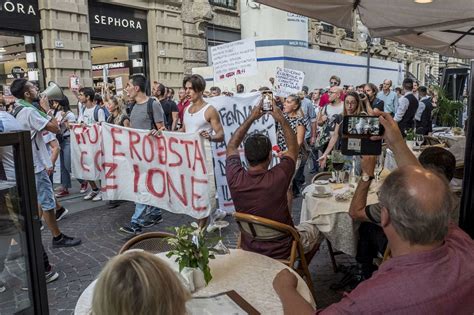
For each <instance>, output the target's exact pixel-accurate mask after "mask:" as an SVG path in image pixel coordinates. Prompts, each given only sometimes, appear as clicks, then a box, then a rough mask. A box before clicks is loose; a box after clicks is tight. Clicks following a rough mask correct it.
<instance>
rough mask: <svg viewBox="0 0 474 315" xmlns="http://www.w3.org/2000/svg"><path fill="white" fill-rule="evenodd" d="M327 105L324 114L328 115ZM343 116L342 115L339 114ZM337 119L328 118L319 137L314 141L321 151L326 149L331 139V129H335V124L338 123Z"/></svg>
mask: <svg viewBox="0 0 474 315" xmlns="http://www.w3.org/2000/svg"><path fill="white" fill-rule="evenodd" d="M327 106H328V105H325V106H324V115H326V116H327V114H328V112H327ZM339 116H341V115H339ZM341 117H342V116H341ZM336 121H337V119H330V118H329V117H328V119H327V120H326V121H325V122H324V124H323V125H322V126H321V132H320V133H319V135H318V137H317V138H316V141H315V143H314V147H315V148H316V149H318V150H320V151H323V152H324V150H325V149H326V147H327V144H328V143H329V140H331V131H333V130H334V128H335V124H336Z"/></svg>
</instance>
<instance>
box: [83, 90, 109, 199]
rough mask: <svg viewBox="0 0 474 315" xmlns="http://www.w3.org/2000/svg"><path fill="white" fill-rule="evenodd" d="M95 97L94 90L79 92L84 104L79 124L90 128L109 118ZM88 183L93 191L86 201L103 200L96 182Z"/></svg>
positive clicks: (90, 181)
mask: <svg viewBox="0 0 474 315" xmlns="http://www.w3.org/2000/svg"><path fill="white" fill-rule="evenodd" d="M94 96H95V93H94V90H93V89H92V88H89V87H85V88H81V89H80V90H79V94H78V99H79V102H80V103H81V104H82V107H81V109H80V110H79V118H78V119H77V122H78V123H81V124H84V125H89V126H90V125H93V124H96V123H101V122H104V121H106V119H107V118H106V115H105V111H104V109H103V108H102V107H100V106H99V105H97V103H95V102H94ZM87 183H89V185H90V186H91V188H92V190H91V191H90V192H89V193H88V194H87V195H86V196H84V200H91V199H92V201H100V200H102V193H101V192H100V189H99V187H98V186H97V184H96V183H95V181H93V180H89V181H87Z"/></svg>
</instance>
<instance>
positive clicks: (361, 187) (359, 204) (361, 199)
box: [349, 181, 371, 221]
mask: <svg viewBox="0 0 474 315" xmlns="http://www.w3.org/2000/svg"><path fill="white" fill-rule="evenodd" d="M370 183H371V181H367V182H364V181H360V182H359V184H358V185H357V188H356V191H355V193H354V196H353V197H352V201H351V206H350V207H349V215H350V216H351V218H352V219H354V220H358V221H368V218H367V215H366V214H365V207H366V205H367V195H368V194H369V188H370Z"/></svg>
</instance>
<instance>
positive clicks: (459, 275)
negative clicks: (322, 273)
mask: <svg viewBox="0 0 474 315" xmlns="http://www.w3.org/2000/svg"><path fill="white" fill-rule="evenodd" d="M375 114H376V115H378V116H380V122H381V124H382V125H383V126H384V127H385V134H384V136H383V138H384V139H385V141H386V142H387V144H388V146H389V147H390V149H391V150H392V151H393V152H394V154H395V157H396V160H397V165H398V166H399V168H398V169H397V170H395V171H394V172H392V173H391V174H390V175H389V176H388V177H387V178H386V179H385V181H384V183H383V185H382V187H381V188H380V191H379V201H380V203H381V204H382V212H381V226H382V228H383V231H384V233H385V235H386V236H387V239H388V246H389V247H390V249H391V252H392V258H390V259H389V260H388V261H386V262H384V263H383V264H382V265H381V266H380V268H379V270H378V271H377V272H375V273H374V274H373V276H372V277H371V278H370V279H368V280H366V281H364V282H362V283H361V284H359V286H357V288H356V289H355V290H353V291H352V292H351V293H349V294H346V295H345V296H344V297H343V298H342V300H341V301H340V302H339V303H335V304H332V305H330V306H329V307H327V308H326V309H323V310H317V313H324V314H326V313H327V314H346V313H357V314H362V313H380V314H383V313H390V314H432V313H433V314H473V312H474V298H473V297H474V264H473V263H472V262H473V261H474V241H473V240H472V239H471V238H470V237H469V236H468V235H467V234H466V233H464V232H463V231H462V230H461V229H459V228H458V227H457V226H454V225H452V224H451V225H450V224H449V214H450V211H451V209H452V205H453V200H452V197H451V192H450V189H449V184H448V182H447V180H446V179H445V178H444V177H443V176H442V175H439V174H438V173H437V172H436V171H434V170H428V169H424V168H423V167H422V166H421V165H420V164H419V162H418V160H417V159H416V157H415V156H414V155H413V154H412V153H411V151H410V150H409V149H408V147H407V146H406V144H405V142H404V141H403V138H402V137H401V135H400V131H399V129H398V126H397V123H396V122H395V121H394V120H393V118H392V117H391V116H390V114H388V113H381V112H380V111H378V110H375ZM370 175H371V174H368V176H367V177H369V180H370V178H371V176H370ZM434 192H436V193H434ZM296 283H297V280H296V277H295V276H294V275H293V274H291V273H290V272H288V271H286V270H284V271H282V272H280V273H279V274H278V275H277V276H276V278H275V279H274V282H273V286H274V288H275V291H276V292H277V293H278V295H279V296H280V299H281V301H282V304H283V308H284V311H285V314H314V313H315V310H314V309H313V308H312V307H311V305H310V304H309V303H307V302H306V301H305V300H304V299H303V298H302V297H301V296H300V295H299V294H298V292H297V291H296Z"/></svg>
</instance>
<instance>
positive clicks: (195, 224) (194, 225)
mask: <svg viewBox="0 0 474 315" xmlns="http://www.w3.org/2000/svg"><path fill="white" fill-rule="evenodd" d="M191 226H192V227H193V228H195V229H198V228H199V225H198V224H197V223H196V222H193V223H191Z"/></svg>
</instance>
